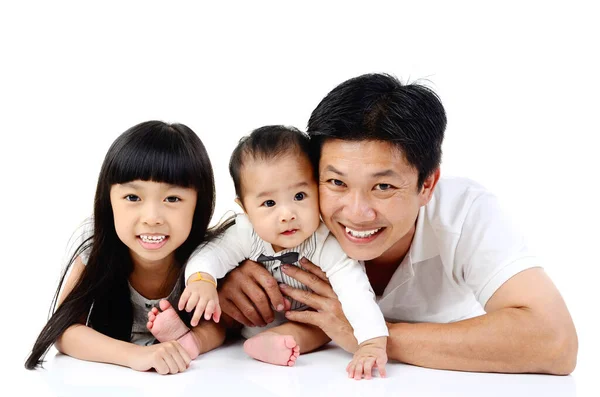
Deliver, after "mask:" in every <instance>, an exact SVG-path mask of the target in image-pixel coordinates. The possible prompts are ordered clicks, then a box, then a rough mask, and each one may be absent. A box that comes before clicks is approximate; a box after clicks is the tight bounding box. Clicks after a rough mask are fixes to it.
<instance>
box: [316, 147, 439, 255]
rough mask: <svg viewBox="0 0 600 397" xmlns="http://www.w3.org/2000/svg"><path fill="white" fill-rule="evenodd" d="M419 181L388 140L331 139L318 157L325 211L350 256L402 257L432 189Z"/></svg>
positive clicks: (327, 221) (325, 218) (322, 211)
mask: <svg viewBox="0 0 600 397" xmlns="http://www.w3.org/2000/svg"><path fill="white" fill-rule="evenodd" d="M428 179H429V178H428ZM436 181H437V179H436ZM417 182H418V171H417V170H416V169H415V168H413V167H411V166H410V165H409V164H408V162H407V161H406V160H405V158H404V155H402V153H401V152H400V151H399V150H398V149H397V148H396V147H394V146H392V145H391V144H389V143H387V142H382V141H342V140H328V141H326V142H325V144H324V145H323V148H322V151H321V159H320V162H319V195H320V205H321V216H322V218H323V221H324V222H325V224H326V225H327V227H328V228H329V230H330V231H331V232H332V233H333V235H334V236H335V237H336V238H337V240H338V241H339V243H340V245H341V246H342V248H343V249H344V251H345V252H346V254H348V256H350V257H351V258H354V259H357V260H372V259H375V258H379V257H380V256H382V255H383V254H386V255H385V257H387V258H389V259H390V260H399V259H401V257H402V256H404V254H406V249H407V247H409V246H410V242H411V240H412V236H413V235H414V228H415V221H416V219H417V215H418V213H419V208H420V207H421V206H423V205H425V204H426V203H427V202H428V201H429V199H430V198H431V193H432V192H433V187H431V188H428V184H429V183H430V182H431V181H429V182H427V181H426V183H425V188H424V189H421V191H418V190H417ZM433 185H434V186H435V182H434V183H433ZM402 247H404V248H402ZM394 255H396V256H394Z"/></svg>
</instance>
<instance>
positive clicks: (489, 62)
mask: <svg viewBox="0 0 600 397" xmlns="http://www.w3.org/2000/svg"><path fill="white" fill-rule="evenodd" d="M446 3H447V4H446ZM565 3H566V2H565ZM591 3H592V2H589V3H583V2H581V3H579V2H573V1H572V2H569V5H568V6H566V5H562V4H557V3H554V2H523V1H514V2H513V1H504V2H502V3H498V4H497V5H495V6H492V5H484V4H483V3H482V2H476V1H473V2H418V3H416V2H415V4H419V5H414V4H408V3H399V2H381V1H373V0H371V1H369V2H339V3H334V2H331V3H329V2H328V3H326V4H325V2H310V1H308V2H307V1H305V2H302V5H300V2H298V5H284V4H283V3H282V4H280V2H260V1H252V2H239V3H235V2H220V3H219V5H216V6H215V5H211V6H208V5H195V3H194V2H154V1H143V2H142V1H136V2H107V1H105V2H102V3H98V4H97V5H95V6H94V5H89V4H88V3H87V2H78V1H72V2H65V1H53V2H37V3H34V2H29V1H23V2H19V3H18V5H12V4H11V5H9V4H8V2H7V3H5V2H2V5H1V6H0V51H1V60H0V121H1V123H0V133H1V137H2V138H1V140H0V142H1V144H0V146H1V148H0V155H1V156H0V165H1V168H0V170H1V171H0V172H1V173H2V180H1V182H0V183H1V185H0V186H2V194H1V195H0V220H1V222H2V223H1V226H0V233H1V238H2V240H1V241H2V242H3V246H2V254H3V255H2V270H1V271H2V277H0V285H1V287H2V289H1V290H0V291H1V292H2V294H3V295H4V306H5V309H4V310H5V313H4V315H3V316H2V318H1V319H0V322H1V323H0V332H1V340H2V341H3V343H4V346H5V349H3V350H5V353H8V354H5V357H8V360H7V359H6V358H5V359H4V360H3V363H2V364H0V365H2V366H3V367H4V366H5V365H6V369H7V370H9V371H17V372H18V371H20V370H21V368H22V363H23V361H24V359H25V356H26V354H27V352H28V349H29V348H30V347H31V344H32V343H33V341H34V338H35V337H36V336H37V333H38V332H39V330H40V328H41V326H42V325H43V323H44V321H45V318H46V317H45V316H46V312H47V310H48V307H49V303H50V299H51V296H52V293H53V291H54V289H55V288H56V282H57V280H58V276H59V273H60V269H61V267H62V265H63V264H64V263H63V262H62V261H63V253H64V249H65V246H66V244H67V241H68V239H69V237H70V236H71V233H72V232H73V230H74V228H75V227H76V226H77V225H78V223H79V222H80V221H81V220H83V219H84V218H85V217H86V216H88V215H89V214H90V213H91V208H92V200H93V195H94V189H95V184H96V178H97V175H98V172H99V169H100V165H101V162H102V160H103V157H104V155H105V153H106V150H107V149H108V147H109V145H110V144H111V142H112V141H113V140H114V139H115V138H116V137H117V136H118V135H119V134H120V133H121V132H123V131H124V130H126V129H127V128H129V127H131V126H132V125H134V124H137V123H138V122H141V121H145V120H149V119H160V120H164V121H177V122H181V123H184V124H187V125H188V126H189V127H191V128H192V129H193V130H194V131H196V133H197V134H198V135H199V136H200V137H201V139H202V140H203V142H204V143H205V145H206V146H207V149H208V151H209V154H210V156H211V159H212V162H213V166H214V169H215V174H216V182H217V201H218V203H217V208H216V212H215V218H214V219H215V220H217V219H218V218H219V217H220V216H221V215H223V214H224V212H225V211H226V210H228V209H236V207H235V206H234V203H233V199H234V192H233V186H232V183H231V181H230V178H229V175H228V172H227V163H228V159H229V154H230V152H231V150H232V149H233V147H234V145H235V144H236V142H237V140H238V139H239V138H240V137H241V136H242V135H244V134H246V133H248V132H249V131H251V130H252V129H254V128H256V127H259V126H262V125H266V124H275V123H277V124H289V125H295V126H297V127H299V128H301V129H304V128H305V127H306V122H307V120H308V117H309V115H310V112H311V111H312V109H313V108H314V107H315V106H316V105H317V103H318V102H319V101H320V99H321V98H322V97H323V96H324V95H325V94H326V93H327V92H328V91H329V90H331V89H332V88H333V87H334V86H336V85H337V84H338V83H340V82H342V81H343V80H345V79H347V78H350V77H353V76H356V75H359V74H362V73H367V72H387V73H391V74H394V75H396V76H398V77H399V78H400V79H401V80H403V81H416V80H425V81H426V82H427V84H428V85H430V86H431V87H432V88H433V89H434V90H435V91H436V92H437V93H438V94H439V95H440V97H441V98H442V101H443V103H444V106H445V108H446V111H447V116H448V128H447V132H446V140H445V142H444V147H443V148H444V157H443V167H442V173H443V174H445V175H460V176H466V177H470V178H473V179H475V180H477V181H479V182H481V183H482V184H484V185H485V186H487V187H488V188H490V189H491V190H492V191H494V192H495V193H496V194H497V195H498V196H499V197H500V198H501V200H502V202H503V203H505V205H506V206H507V208H508V209H509V210H510V212H511V213H512V214H513V215H514V216H515V218H516V219H517V221H518V223H519V224H520V225H521V226H522V228H523V230H524V231H525V233H526V235H527V236H528V237H529V240H530V242H531V245H532V246H533V247H534V248H535V250H536V251H537V252H538V253H539V256H540V259H541V262H542V264H543V265H544V267H545V268H546V269H547V272H548V273H549V274H550V276H551V277H552V279H553V280H554V282H555V283H556V284H557V285H558V287H559V289H560V290H561V292H562V294H563V296H564V298H565V300H566V301H567V304H568V306H569V308H570V310H571V313H572V315H573V318H574V320H575V322H576V326H577V329H578V332H579V337H580V354H579V366H578V368H577V370H576V372H575V377H576V379H577V380H578V387H579V386H580V385H581V384H582V383H585V382H587V380H584V379H591V377H590V378H585V377H584V376H583V374H584V373H589V374H590V375H591V373H592V372H591V371H592V368H593V367H594V365H595V356H597V355H598V353H600V349H599V348H598V347H599V344H598V342H596V341H595V338H596V337H595V335H597V334H598V332H597V329H596V326H595V325H593V324H592V321H593V320H594V319H595V317H597V315H598V309H597V304H596V302H597V298H596V296H595V292H596V288H595V286H596V283H597V281H596V280H597V277H598V275H599V272H598V265H599V264H600V263H599V262H600V261H599V260H598V258H597V255H596V251H597V248H596V247H597V241H596V240H597V238H598V236H599V235H600V233H599V228H598V225H599V221H600V216H599V213H600V211H599V209H598V206H599V205H600V204H599V202H598V200H597V199H598V193H599V189H598V181H597V179H596V177H597V175H598V170H599V167H598V165H597V162H596V158H597V155H596V153H597V146H596V143H597V142H598V139H597V136H598V133H599V132H600V131H599V127H598V121H597V114H598V105H599V104H600V101H599V100H598V92H599V89H600V79H599V77H598V70H600V63H599V61H598V59H597V57H598V37H600V29H599V28H598V13H597V12H595V11H594V9H593V8H592V5H591ZM486 4H487V3H486ZM7 310H8V312H6V311H7ZM3 373H6V371H4V370H3ZM9 373H10V372H9Z"/></svg>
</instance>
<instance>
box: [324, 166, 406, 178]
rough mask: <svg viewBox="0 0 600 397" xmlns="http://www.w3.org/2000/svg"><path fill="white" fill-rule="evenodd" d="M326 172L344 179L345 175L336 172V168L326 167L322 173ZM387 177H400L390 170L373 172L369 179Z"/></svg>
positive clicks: (338, 171)
mask: <svg viewBox="0 0 600 397" xmlns="http://www.w3.org/2000/svg"><path fill="white" fill-rule="evenodd" d="M327 171H329V172H333V173H334V174H338V175H339V176H344V177H345V176H346V174H345V173H343V172H342V171H340V170H338V169H337V168H335V167H334V166H332V165H328V166H327V167H325V169H324V170H323V172H327ZM387 176H393V177H398V176H400V175H399V174H398V173H397V172H396V171H394V170H392V169H387V170H383V171H378V172H375V173H374V174H371V177H373V178H381V177H387Z"/></svg>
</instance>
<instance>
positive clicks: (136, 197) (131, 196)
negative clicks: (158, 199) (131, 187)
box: [125, 194, 140, 201]
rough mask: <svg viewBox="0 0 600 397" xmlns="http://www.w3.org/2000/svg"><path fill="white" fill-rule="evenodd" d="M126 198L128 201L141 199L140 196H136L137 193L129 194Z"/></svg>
mask: <svg viewBox="0 0 600 397" xmlns="http://www.w3.org/2000/svg"><path fill="white" fill-rule="evenodd" d="M125 200H127V201H140V198H139V197H138V196H136V195H135V194H128V195H127V196H125Z"/></svg>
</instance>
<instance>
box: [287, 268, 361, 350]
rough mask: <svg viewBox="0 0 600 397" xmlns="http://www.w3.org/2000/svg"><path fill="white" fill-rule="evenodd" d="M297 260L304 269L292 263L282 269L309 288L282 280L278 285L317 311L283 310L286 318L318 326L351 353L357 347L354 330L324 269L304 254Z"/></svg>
mask: <svg viewBox="0 0 600 397" xmlns="http://www.w3.org/2000/svg"><path fill="white" fill-rule="evenodd" d="M300 263H301V264H302V267H303V268H304V269H305V270H302V269H300V268H299V267H297V266H293V265H284V266H282V268H281V269H282V271H283V272H284V273H285V274H287V275H288V276H290V277H293V278H295V279H296V280H298V281H299V282H301V283H302V284H304V285H306V286H307V287H308V288H310V289H311V290H312V292H310V291H303V290H299V289H296V288H292V287H290V286H288V285H284V284H281V285H280V288H281V291H282V292H283V294H284V295H287V296H289V297H290V298H292V299H295V300H297V301H298V302H302V303H304V304H305V305H308V306H310V307H312V308H313V309H315V310H316V311H312V310H304V311H288V312H286V313H285V316H286V318H287V319H288V320H291V321H296V322H299V323H304V324H311V325H314V326H317V327H319V328H321V329H322V330H323V332H325V333H326V334H327V336H329V337H330V338H331V339H332V340H333V341H334V342H335V343H336V344H337V345H338V346H340V347H341V348H342V349H344V350H346V351H347V352H350V353H354V352H355V351H356V350H357V348H358V343H357V342H356V338H355V337H354V330H353V329H352V326H351V325H350V323H349V322H348V319H346V316H345V315H344V312H343V311H342V304H341V303H340V301H339V300H338V298H337V295H336V294H335V292H333V288H331V284H329V280H328V279H327V276H325V272H323V271H322V270H321V269H320V268H318V267H317V266H315V265H313V264H312V263H310V262H309V261H308V260H307V259H306V258H302V260H301V261H300Z"/></svg>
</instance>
